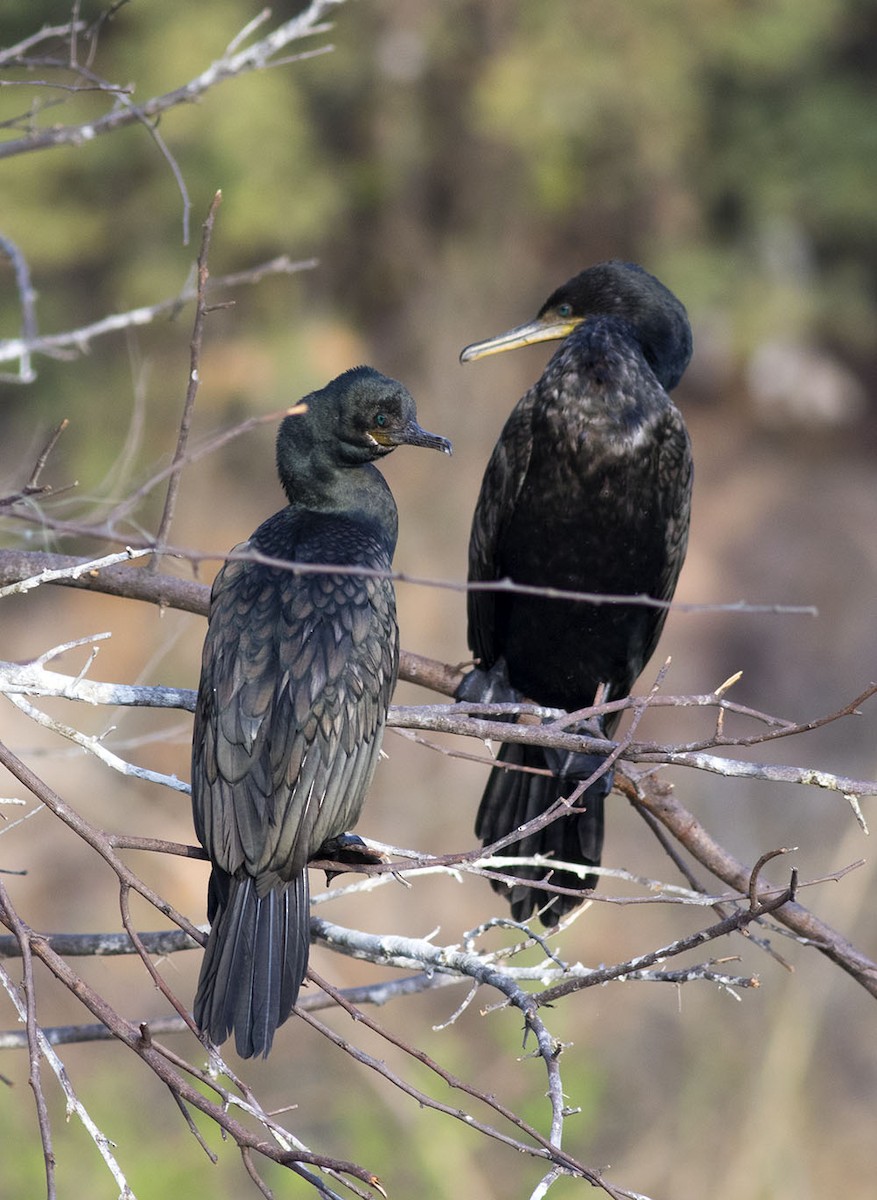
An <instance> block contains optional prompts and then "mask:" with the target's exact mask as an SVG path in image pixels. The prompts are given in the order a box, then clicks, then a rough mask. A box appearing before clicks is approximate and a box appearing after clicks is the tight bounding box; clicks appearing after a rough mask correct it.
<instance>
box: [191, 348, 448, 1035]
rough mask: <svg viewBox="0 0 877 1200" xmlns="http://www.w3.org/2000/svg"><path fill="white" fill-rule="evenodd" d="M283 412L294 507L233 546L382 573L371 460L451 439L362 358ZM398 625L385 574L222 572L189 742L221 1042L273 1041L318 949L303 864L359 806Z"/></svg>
mask: <svg viewBox="0 0 877 1200" xmlns="http://www.w3.org/2000/svg"><path fill="white" fill-rule="evenodd" d="M305 402H306V403H307V406H308V411H307V412H306V413H305V414H303V415H291V416H288V417H287V418H286V419H285V420H284V421H283V423H282V425H281V427H280V432H279V434H278V441H277V465H278V471H279V474H280V479H281V482H282V484H283V487H284V489H285V491H286V494H287V498H288V499H289V505H288V507H286V508H284V509H282V510H281V511H280V512H278V513H276V514H275V515H274V516H273V517H270V518H269V519H268V520H267V521H265V522H264V524H262V525H260V526H259V528H258V529H257V530H256V532H255V533H254V534H253V535H252V537H250V538H249V540H248V541H246V542H244V543H242V544H241V545H240V546H238V547H236V548H235V551H234V552H233V553H241V554H246V553H247V552H254V553H257V554H259V555H263V556H266V557H268V558H272V559H280V560H284V561H287V562H295V563H308V564H318V563H326V564H330V565H332V566H338V567H343V566H361V567H365V568H367V569H368V570H370V571H378V572H381V571H383V572H388V571H389V570H390V566H391V562H392V558H393V551H394V549H395V545H396V532H397V516H396V506H395V503H394V501H393V497H392V495H391V493H390V489H389V488H388V487H387V484H386V483H385V482H384V479H383V477H382V475H381V474H380V472H379V471H378V470H377V469H376V468H375V467H374V466H373V465H372V464H371V461H370V460H372V459H375V458H378V457H380V456H382V455H384V454H388V453H389V452H390V451H391V450H392V449H394V448H395V446H397V445H402V444H405V443H408V444H410V445H421V446H432V447H434V448H436V449H441V450H446V451H448V452H449V451H450V444H449V443H448V442H447V441H445V439H444V438H439V437H437V436H435V435H433V434H427V433H425V432H424V431H423V430H422V429H420V427H419V426H418V425H417V422H416V413H415V408H414V401H413V400H412V399H411V397H410V395H409V394H408V392H407V391H406V390H405V389H404V388H403V387H402V385H401V384H399V383H396V382H395V381H394V380H391V379H387V378H386V377H385V376H383V375H380V374H378V372H377V371H374V370H372V369H371V368H369V367H358V368H355V369H354V370H352V371H348V372H346V374H344V375H342V376H340V377H339V378H338V379H336V380H333V381H332V383H330V384H329V385H328V386H327V387H325V388H324V389H323V390H322V391H320V392H316V393H314V394H312V395H310V396H307V397H306V398H305ZM398 658H399V639H398V630H397V626H396V606H395V596H394V592H393V585H392V582H391V581H390V580H389V579H388V578H377V577H371V576H362V575H348V574H343V573H338V572H331V571H329V572H321V573H307V574H296V573H293V572H292V571H290V570H287V569H285V568H283V567H279V566H278V567H275V566H271V565H268V564H265V563H261V562H254V561H251V560H250V561H247V560H245V559H243V558H242V559H230V560H229V561H228V562H227V563H226V564H225V566H224V567H223V568H222V570H221V571H220V572H219V574H218V575H217V577H216V581H215V583H214V585H213V591H212V596H211V605H210V618H209V625H208V630H207V637H206V640H205V643H204V653H203V659H202V670H201V684H200V688H199V691H198V703H197V708H196V712H195V729H194V738H193V746H192V804H193V812H194V819H195V829H196V832H197V835H198V838H199V840H200V842H201V844H202V845H203V846H204V848H205V850H206V851H207V854H208V856H209V858H210V861H211V862H212V864H213V873H212V875H211V881H210V891H209V897H208V917H209V919H210V923H211V930H210V939H209V941H208V944H207V950H206V953H205V956H204V963H203V965H202V969H201V978H200V981H199V985H198V992H197V995H196V998H195V1005H194V1010H195V1019H196V1021H197V1023H198V1027H199V1028H200V1029H201V1030H203V1031H204V1032H205V1033H206V1034H207V1035H208V1036H209V1037H210V1039H211V1040H212V1041H213V1042H215V1043H217V1044H218V1043H220V1042H222V1041H224V1040H225V1038H226V1037H228V1035H229V1033H230V1032H231V1031H232V1030H233V1031H234V1034H235V1042H236V1046H237V1050H238V1053H239V1054H241V1055H242V1056H244V1057H249V1056H251V1055H254V1054H267V1053H268V1051H269V1050H270V1048H271V1042H272V1039H273V1036H274V1032H275V1030H276V1029H277V1027H278V1025H280V1024H281V1023H282V1022H283V1021H285V1020H286V1018H287V1017H288V1016H289V1014H290V1012H291V1010H292V1007H293V1005H294V1004H295V1001H296V998H297V995H298V990H299V987H300V985H301V981H302V979H303V978H304V974H305V971H306V969H307V962H308V949H309V942H310V938H309V910H308V882H307V864H308V862H309V860H310V859H312V858H315V857H319V855H320V851H321V848H322V847H324V846H325V845H326V843H327V842H328V841H330V839H332V838H335V837H337V836H338V835H340V834H342V833H345V832H346V831H347V830H348V829H350V828H351V827H352V826H353V825H354V824H355V823H356V820H357V818H358V817H359V813H360V810H361V808H362V804H363V801H364V799H365V795H366V792H367V790H368V787H369V784H370V782H371V778H372V775H373V773H374V769H375V765H376V762H377V758H378V752H379V750H380V745H381V739H382V736H383V729H384V722H385V718H386V713H387V706H388V704H389V701H390V695H391V693H392V690H393V685H394V683H395V680H396V670H397V666H398Z"/></svg>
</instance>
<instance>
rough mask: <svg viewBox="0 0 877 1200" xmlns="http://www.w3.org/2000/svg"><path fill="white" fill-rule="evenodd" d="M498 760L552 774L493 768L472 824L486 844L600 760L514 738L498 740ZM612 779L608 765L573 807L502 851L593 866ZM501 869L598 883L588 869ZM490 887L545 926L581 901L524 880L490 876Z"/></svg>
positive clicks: (582, 884) (520, 917) (568, 883)
mask: <svg viewBox="0 0 877 1200" xmlns="http://www.w3.org/2000/svg"><path fill="white" fill-rule="evenodd" d="M499 760H500V762H503V763H507V764H509V766H511V767H513V768H514V767H531V768H533V767H535V768H540V769H541V770H542V771H544V770H546V769H548V770H551V771H552V774H551V775H544V774H540V775H534V774H531V773H530V772H528V771H520V770H514V769H512V770H506V769H503V768H502V767H494V768H493V770H492V771H491V773H490V778H489V779H488V781H487V787H486V788H485V789H484V795H483V796H482V798H481V807H480V808H479V810H478V817H477V819H476V823H475V832H476V834H477V835H478V837H480V838H481V840H482V841H483V842H484V844H485V845H489V844H490V843H491V842H495V841H498V840H499V838H503V837H506V836H507V835H508V834H510V833H513V832H514V831H515V830H516V829H517V828H518V827H519V826H521V825H525V824H526V823H527V822H528V821H532V820H533V819H534V818H535V817H538V816H541V814H542V813H544V812H545V811H546V809H548V808H550V807H551V806H552V804H554V802H555V801H556V800H557V799H558V797H560V796H563V797H567V796H569V795H570V794H571V793H572V792H573V790H574V789H575V788H576V787H577V785H578V784H579V783H581V782H582V781H583V780H586V779H589V778H590V776H591V775H593V773H594V772H595V771H596V770H597V769H598V768H599V766H600V764H601V763H602V762H603V759H602V757H601V756H600V755H598V754H559V753H558V752H557V751H552V750H547V751H546V750H542V749H540V748H539V747H538V746H523V745H518V744H516V743H514V742H506V743H505V744H504V745H503V746H501V747H500V752H499ZM612 779H613V772H612V771H611V770H609V771H606V773H605V774H603V775H601V776H600V778H599V779H596V780H595V781H594V782H593V783H592V784H591V785H590V787H589V788H588V789H587V791H586V792H585V793H584V795H583V796H582V797H581V798H580V799H579V800H578V801H577V803H576V811H575V812H573V813H572V814H571V815H569V816H561V817H558V819H557V820H556V821H553V822H552V823H551V824H550V825H546V826H544V827H543V828H542V829H539V830H537V831H536V832H535V833H531V834H529V835H528V836H527V837H525V838H522V839H521V840H520V841H518V842H513V843H512V844H510V845H508V846H506V847H505V849H504V850H503V851H502V853H503V854H507V855H509V856H511V857H515V858H529V857H531V856H532V855H537V854H538V855H549V856H550V857H551V858H554V859H557V860H558V861H560V862H572V863H580V864H582V865H583V866H587V867H597V866H599V865H600V855H601V853H602V850H603V801H604V799H605V797H606V796H607V795H608V794H609V791H610V789H611V787H612ZM579 809H580V810H581V811H578V810H579ZM506 873H507V874H509V875H516V876H518V877H519V878H520V879H532V880H545V879H548V878H549V877H550V881H551V882H552V883H555V884H557V885H558V886H559V887H568V888H575V889H582V888H593V887H595V886H596V884H597V877H596V876H595V875H586V876H585V878H584V879H582V878H581V876H578V875H574V874H573V873H572V872H571V871H552V870H551V868H550V867H539V866H532V867H523V866H510V867H509V868H508V870H507V872H506ZM492 886H493V888H494V890H495V891H497V892H500V893H501V894H504V895H506V896H507V897H508V900H509V903H510V905H511V909H512V917H513V918H514V920H516V921H526V920H527V918H528V917H529V916H530V914H531V913H532V912H533V910H534V909H536V910H537V911H538V912H539V916H540V919H541V921H542V923H543V925H553V924H555V922H557V921H558V920H559V919H560V918H561V917H562V916H563V915H564V914H565V913H567V912H569V911H570V910H571V909H573V908H575V907H576V906H577V905H578V904H581V902H582V901H581V897H576V896H563V895H560V894H559V893H552V892H549V891H543V890H542V889H541V888H532V887H527V886H525V885H524V884H514V885H509V884H506V883H503V882H501V881H500V880H496V881H494V882H493V883H492Z"/></svg>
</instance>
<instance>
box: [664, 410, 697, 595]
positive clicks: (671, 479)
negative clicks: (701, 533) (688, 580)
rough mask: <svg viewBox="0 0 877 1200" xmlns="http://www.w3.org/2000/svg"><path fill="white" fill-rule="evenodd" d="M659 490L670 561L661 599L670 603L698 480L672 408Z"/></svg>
mask: <svg viewBox="0 0 877 1200" xmlns="http://www.w3.org/2000/svg"><path fill="white" fill-rule="evenodd" d="M658 478H659V479H660V481H661V486H660V488H659V490H658V496H659V503H660V505H661V512H660V514H659V515H660V520H661V522H662V524H663V528H664V536H665V541H666V546H667V550H666V559H665V567H664V572H663V574H662V578H661V586H660V590H659V591H658V592H657V595H658V596H659V597H660V598H661V599H664V600H670V599H672V597H673V593H674V592H675V590H676V581H677V580H678V578H679V572H680V571H681V570H682V564H683V563H684V561H685V551H686V549H687V547H688V527H689V524H690V520H691V487H692V482H693V479H694V464H693V461H692V457H691V441H690V439H689V436H688V430H687V429H686V427H685V422H684V421H683V419H682V415H681V413H680V412H679V410H678V409H677V408H676V407H675V405H673V404H671V405H670V406H669V410H668V412H667V419H666V426H665V431H664V436H663V437H662V439H661V445H660V451H659V455H658Z"/></svg>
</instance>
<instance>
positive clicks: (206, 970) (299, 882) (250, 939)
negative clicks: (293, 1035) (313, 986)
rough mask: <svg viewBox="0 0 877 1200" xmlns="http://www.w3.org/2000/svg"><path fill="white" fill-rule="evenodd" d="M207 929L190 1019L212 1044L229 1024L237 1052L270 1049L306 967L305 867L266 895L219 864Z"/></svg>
mask: <svg viewBox="0 0 877 1200" xmlns="http://www.w3.org/2000/svg"><path fill="white" fill-rule="evenodd" d="M208 911H209V916H210V922H211V925H210V937H209V939H208V942H207V949H206V950H205V952H204V961H203V963H202V964H201V976H200V978H199V980H198V991H197V993H196V995H195V1005H194V1015H195V1022H196V1024H197V1026H198V1028H199V1029H200V1030H201V1031H202V1033H206V1034H207V1036H208V1037H209V1038H210V1040H211V1041H212V1042H213V1043H214V1044H215V1045H217V1046H218V1045H220V1044H221V1043H222V1042H224V1041H225V1039H226V1038H227V1037H228V1036H229V1034H230V1033H231V1032H232V1031H234V1040H235V1047H236V1049H237V1052H238V1054H239V1055H240V1056H241V1058H252V1057H253V1056H254V1055H256V1054H262V1055H267V1054H268V1051H269V1050H270V1049H271V1043H272V1042H273V1040H274V1034H275V1031H276V1030H277V1028H278V1026H280V1025H282V1024H283V1022H284V1021H285V1020H286V1019H287V1017H288V1016H289V1014H290V1013H291V1012H292V1009H293V1006H294V1004H295V1002H296V1000H297V999H298V992H299V988H300V987H301V982H302V980H303V979H304V976H305V971H307V967H308V950H309V947H310V912H309V906H308V877H307V871H302V872H301V874H300V875H298V876H297V877H296V878H295V879H294V880H293V881H292V882H291V883H290V884H289V885H288V886H287V887H285V888H282V889H281V888H276V889H274V890H273V891H270V892H269V893H268V894H267V895H266V896H259V895H258V894H257V892H256V884H255V881H254V880H253V879H251V878H246V879H235V878H233V877H232V876H230V875H227V874H226V873H225V872H224V871H220V870H218V869H216V868H214V870H213V874H212V875H211V877H210V892H209V897H208Z"/></svg>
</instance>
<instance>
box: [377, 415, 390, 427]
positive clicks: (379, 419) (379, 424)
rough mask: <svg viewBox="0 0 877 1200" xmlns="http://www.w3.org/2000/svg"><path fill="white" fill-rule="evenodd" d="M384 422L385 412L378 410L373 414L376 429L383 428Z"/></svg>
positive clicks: (385, 420) (385, 419)
mask: <svg viewBox="0 0 877 1200" xmlns="http://www.w3.org/2000/svg"><path fill="white" fill-rule="evenodd" d="M386 423H387V414H386V413H382V412H379V413H378V414H377V415H376V416H375V425H377V427H378V429H383V428H384V426H385V425H386Z"/></svg>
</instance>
